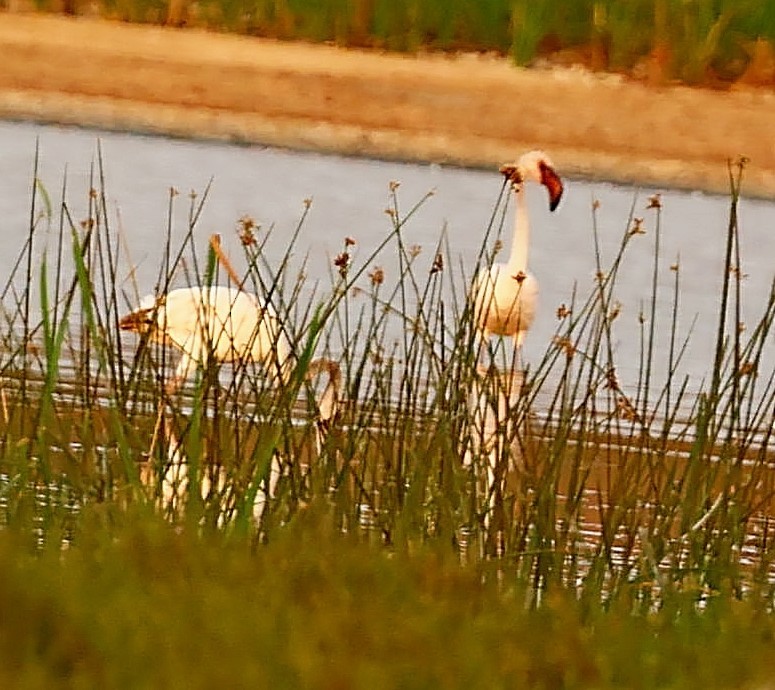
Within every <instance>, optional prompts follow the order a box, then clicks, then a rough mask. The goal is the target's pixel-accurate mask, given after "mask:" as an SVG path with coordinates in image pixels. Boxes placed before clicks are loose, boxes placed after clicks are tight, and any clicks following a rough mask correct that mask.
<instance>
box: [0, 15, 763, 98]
mask: <svg viewBox="0 0 775 690" xmlns="http://www.w3.org/2000/svg"><path fill="white" fill-rule="evenodd" d="M0 8H4V9H7V10H11V11H33V10H38V11H45V12H55V13H65V14H71V15H91V16H95V15H97V16H102V17H106V18H112V19H119V20H122V21H128V22H142V23H154V24H166V25H174V26H197V27H206V28H209V29H214V30H220V31H229V32H238V33H244V34H250V35H256V36H267V37H274V38H279V39H288V40H305V41H313V42H334V43H336V44H339V45H343V46H353V47H369V48H377V49H385V50H392V51H409V52H415V51H474V52H492V53H495V54H498V55H509V56H511V57H512V58H513V59H514V61H515V62H516V63H517V64H520V65H532V64H541V63H550V64H561V65H571V64H580V65H583V66H585V67H588V68H590V69H592V70H595V71H598V70H603V71H616V72H623V73H626V74H627V75H629V76H632V77H634V78H637V79H642V80H647V81H648V82H650V83H655V84H659V83H662V82H665V81H672V80H679V81H681V82H683V83H687V84H702V85H707V86H711V87H717V88H724V87H726V86H728V85H730V84H733V83H745V84H752V85H769V84H773V81H774V79H775V51H773V42H774V41H775V3H772V2H761V1H760V0H628V1H626V2H623V1H621V0H565V1H564V2H557V1H556V0H3V1H2V2H0Z"/></svg>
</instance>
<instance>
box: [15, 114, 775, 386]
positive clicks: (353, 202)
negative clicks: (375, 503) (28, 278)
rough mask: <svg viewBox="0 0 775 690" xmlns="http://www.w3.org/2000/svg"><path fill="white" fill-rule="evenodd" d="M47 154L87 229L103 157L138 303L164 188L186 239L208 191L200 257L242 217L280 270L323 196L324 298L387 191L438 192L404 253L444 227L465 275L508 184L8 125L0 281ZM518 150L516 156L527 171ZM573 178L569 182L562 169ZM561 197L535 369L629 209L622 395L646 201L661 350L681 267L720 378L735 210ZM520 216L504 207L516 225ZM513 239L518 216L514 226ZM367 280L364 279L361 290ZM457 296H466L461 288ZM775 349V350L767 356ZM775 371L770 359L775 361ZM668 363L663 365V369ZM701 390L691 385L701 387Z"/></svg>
mask: <svg viewBox="0 0 775 690" xmlns="http://www.w3.org/2000/svg"><path fill="white" fill-rule="evenodd" d="M36 140H39V142H40V151H41V154H40V170H39V177H40V179H41V180H42V182H43V184H44V185H45V187H46V189H47V190H48V191H49V193H50V195H51V197H52V199H53V201H54V203H55V204H56V203H57V202H58V200H59V199H60V198H61V188H62V184H63V179H64V175H65V171H66V172H67V186H68V193H67V196H68V203H69V205H70V207H71V210H72V212H73V214H74V216H75V218H76V220H78V219H82V218H85V217H86V215H87V207H88V200H87V191H88V188H89V176H90V170H91V169H92V166H93V165H94V164H95V161H96V157H97V155H96V152H97V142H98V140H99V141H100V142H101V145H102V152H103V157H104V161H105V169H106V176H107V179H106V190H107V196H108V199H109V204H110V208H109V212H110V214H111V217H110V218H109V221H110V222H111V224H112V227H113V229H114V230H115V231H119V230H120V231H122V232H123V235H124V236H125V238H126V246H127V248H128V252H129V254H128V259H127V261H126V264H125V271H124V274H123V275H122V276H120V277H121V279H122V280H123V281H124V287H125V288H126V290H127V291H128V292H129V293H133V292H134V288H133V287H132V283H131V280H130V278H129V276H130V271H129V267H130V265H134V266H135V267H136V269H137V270H136V273H135V280H136V281H137V289H138V291H139V292H140V293H141V294H145V293H148V292H152V291H153V286H154V282H155V279H156V275H157V272H158V268H159V263H160V260H161V256H162V249H163V244H162V243H163V240H164V237H165V234H166V228H167V211H168V200H169V189H170V188H171V187H174V188H175V189H177V190H179V191H180V192H181V194H180V196H179V197H177V199H176V205H175V213H174V227H175V233H176V234H177V236H178V237H182V236H183V234H184V232H185V228H186V223H187V217H188V212H189V198H188V192H190V191H192V190H193V191H196V192H199V193H201V192H202V191H204V189H205V188H206V186H207V184H208V182H209V181H210V180H211V179H212V188H211V191H210V196H209V199H208V200H207V203H206V205H205V207H204V212H203V214H202V217H201V220H200V222H199V225H198V228H197V233H196V241H197V245H198V246H199V247H201V249H202V251H201V254H202V256H204V250H205V247H206V243H207V239H208V237H209V236H210V234H212V233H214V232H219V233H221V234H222V236H223V238H224V244H225V247H226V250H227V251H228V252H230V253H231V254H232V255H234V256H238V255H239V253H240V249H239V247H238V242H237V236H236V227H237V221H238V219H239V218H240V217H241V216H243V215H249V216H251V217H253V218H254V219H255V220H256V221H257V222H259V223H261V224H262V226H263V227H264V228H269V227H271V228H272V230H271V232H272V235H271V239H270V242H269V250H268V251H269V255H270V257H271V256H276V257H277V258H278V259H279V257H281V256H282V254H283V251H284V249H285V247H286V246H287V241H288V238H289V237H290V235H291V233H292V232H293V230H294V228H295V227H296V225H297V223H298V221H299V218H300V217H301V215H302V211H303V207H304V199H307V198H312V199H313V204H312V208H311V213H310V215H309V218H308V220H307V221H306V223H305V225H304V227H303V229H302V233H301V235H300V238H299V240H298V243H297V252H296V256H295V259H296V260H298V262H299V266H300V265H301V262H302V260H303V259H304V257H305V254H307V255H308V256H309V257H310V262H309V265H308V268H307V274H308V279H309V280H313V279H321V280H322V281H323V284H324V285H325V284H328V274H329V267H330V262H331V259H332V257H333V256H334V255H336V254H337V253H338V252H339V251H340V250H341V247H342V243H343V240H344V238H345V237H346V236H351V237H353V238H355V239H356V240H357V242H358V253H359V255H360V256H361V257H362V258H364V257H366V256H367V255H368V254H369V253H370V250H371V249H372V248H374V247H375V246H376V245H377V244H378V243H379V242H380V240H381V239H383V238H384V237H385V235H386V233H387V232H389V229H390V219H389V218H388V216H387V215H386V214H385V212H384V211H385V208H386V207H387V205H388V202H389V189H388V187H389V183H390V182H391V181H393V180H395V181H399V182H400V183H401V186H400V190H399V194H400V196H399V200H400V203H401V205H402V208H403V209H404V210H408V209H409V208H410V207H411V206H412V205H414V203H416V202H417V201H418V200H419V199H421V198H422V197H423V196H424V195H425V194H426V193H427V192H428V191H430V190H435V194H434V195H433V196H432V197H431V198H430V199H429V200H428V201H427V202H426V203H425V204H424V205H423V206H422V207H421V209H420V210H419V211H418V212H417V214H416V215H415V216H414V217H413V219H412V220H411V221H410V223H409V224H408V225H407V227H406V233H405V238H406V241H407V243H416V244H418V245H420V246H421V247H422V248H423V254H422V255H421V259H420V260H426V261H427V262H428V263H430V261H431V260H432V256H433V252H434V250H435V247H436V244H437V242H438V240H439V237H440V235H441V233H442V231H443V229H445V228H446V232H447V234H448V238H449V244H450V246H451V248H452V253H453V256H454V255H457V256H459V257H460V258H461V260H462V263H463V265H465V266H466V267H467V271H468V272H469V273H470V271H471V270H472V268H473V266H474V264H475V262H476V258H477V255H478V252H479V249H480V247H481V242H482V238H483V237H484V234H485V232H486V228H487V225H488V222H489V219H490V216H491V213H492V210H493V208H494V205H495V203H496V201H497V198H498V195H499V192H500V189H501V178H500V176H499V175H498V173H497V172H496V171H494V170H493V171H472V170H461V169H456V168H446V167H442V166H438V165H417V164H401V163H390V162H381V161H371V160H360V159H353V158H344V157H337V156H323V155H316V154H309V153H293V152H289V151H282V150H276V149H267V148H261V147H244V146H232V145H227V144H222V143H204V142H192V141H175V140H168V139H163V138H152V137H144V136H136V135H130V134H115V133H105V132H94V131H88V130H80V129H72V128H60V127H54V126H39V125H32V124H18V123H0V151H2V155H1V156H0V179H1V180H2V184H0V222H1V223H2V232H0V268H2V269H4V271H5V272H6V273H7V272H8V271H9V270H10V268H11V263H12V261H13V260H14V259H15V257H16V255H17V254H18V252H19V249H20V248H21V246H22V243H23V241H24V239H25V237H26V233H27V227H28V222H29V199H30V180H31V177H32V168H33V159H34V151H35V144H36ZM520 153H521V151H514V156H515V157H517V156H518V155H519V154H520ZM548 153H549V154H550V155H551V151H549V152H548ZM560 172H562V171H560ZM566 190H567V191H566V196H565V198H564V199H563V202H562V204H561V205H560V208H559V209H558V211H557V212H556V213H554V214H550V213H549V212H548V209H547V204H546V197H545V194H544V193H543V190H538V189H533V190H531V191H532V193H531V194H529V195H528V203H529V206H530V213H531V222H532V226H533V235H532V249H531V252H532V253H531V257H530V264H531V269H532V271H533V273H535V275H536V276H537V277H538V279H539V281H540V283H541V307H542V308H541V311H540V314H539V317H538V319H537V322H536V324H535V326H534V328H533V330H532V332H531V333H530V335H529V337H528V340H527V343H526V348H525V349H526V351H525V356H526V359H527V360H528V361H531V360H535V359H537V358H539V357H540V356H541V354H542V353H543V352H544V351H545V349H546V347H547V344H548V343H549V342H550V340H551V338H552V335H553V333H554V329H555V327H556V325H557V321H556V316H555V312H556V308H557V307H558V306H559V305H560V304H562V303H568V302H569V301H570V297H571V293H572V290H573V287H574V284H578V286H579V290H580V293H581V294H582V295H586V294H588V292H589V290H590V289H591V286H592V285H593V280H594V273H595V258H594V247H593V239H592V237H593V235H592V227H593V223H592V210H591V209H592V202H593V200H598V201H599V202H600V209H599V211H598V223H597V224H598V231H599V236H600V239H601V245H602V251H603V254H604V265H605V264H607V263H609V262H610V260H611V259H612V258H613V257H614V255H615V253H616V251H617V249H618V247H619V244H620V241H621V238H622V235H623V233H624V232H625V230H626V227H627V219H628V216H629V214H630V210H631V208H634V215H635V216H636V217H644V218H645V222H644V228H645V229H646V231H647V232H646V234H645V235H639V236H637V237H636V238H634V242H633V246H632V247H631V249H630V250H629V251H628V254H627V256H626V259H625V262H624V264H623V266H622V270H621V276H620V279H619V283H618V285H619V288H618V293H617V299H618V301H619V302H620V303H621V305H622V311H621V316H620V317H619V319H620V320H619V322H618V329H619V330H618V332H617V343H616V347H617V360H618V363H619V373H620V377H621V378H622V380H623V382H624V383H625V385H627V384H628V383H629V384H632V383H633V382H634V381H635V380H636V375H637V370H638V353H639V347H640V341H639V329H640V326H639V321H638V314H639V312H640V311H641V309H643V310H644V311H647V310H648V308H649V300H650V295H651V274H652V268H653V258H652V257H653V251H654V237H655V233H654V219H655V216H654V213H653V211H647V209H646V206H647V201H648V197H649V196H650V195H651V194H653V193H655V192H659V193H661V194H662V201H663V215H662V228H663V235H662V252H661V256H662V268H661V271H660V275H659V280H660V283H661V288H660V289H661V292H660V305H659V309H660V316H659V322H658V323H659V343H658V344H659V346H660V347H666V346H667V343H668V337H669V329H670V310H671V305H672V299H673V297H672V286H673V281H674V279H675V273H674V272H673V271H671V270H670V264H673V263H675V262H677V261H678V262H680V275H681V283H682V286H681V291H680V315H681V316H680V320H679V332H680V334H681V335H685V334H686V333H688V332H689V329H690V326H691V324H692V322H693V321H694V320H695V318H696V324H695V326H694V335H693V337H692V340H691V346H690V348H689V351H688V354H687V357H686V360H685V362H684V369H683V371H684V372H685V373H688V374H690V375H691V376H693V377H695V379H696V380H697V381H699V379H700V378H701V377H703V376H706V375H707V373H708V370H709V366H710V362H711V357H712V346H713V340H714V337H715V328H716V321H717V310H718V303H717V302H718V296H719V294H720V285H721V279H722V266H723V252H724V246H725V233H726V227H727V220H728V211H729V201H728V199H726V198H724V197H715V196H708V195H705V194H700V193H684V192H674V191H667V190H660V189H654V188H647V189H641V190H636V189H634V188H631V187H622V186H614V185H610V184H604V183H592V182H586V181H583V180H568V181H567V186H566ZM511 210H512V209H509V212H511ZM740 221H741V230H742V234H741V237H742V240H741V244H742V254H743V270H744V272H745V273H746V274H747V276H748V277H747V278H746V280H745V283H744V298H745V302H746V308H745V319H746V320H749V319H750V320H751V321H753V320H754V319H756V318H757V317H758V316H759V315H760V314H761V312H762V309H763V307H764V304H765V303H766V299H767V296H768V294H769V289H770V284H771V281H772V279H773V274H774V273H775V262H773V258H772V257H773V248H775V205H773V204H771V203H767V202H762V201H751V200H744V202H743V203H742V206H741V209H740ZM507 222H508V226H507V227H509V228H510V227H511V222H512V220H511V215H509V218H508V221H507ZM377 263H378V264H380V265H382V266H384V267H385V270H386V271H387V272H390V270H391V269H395V266H396V260H395V249H394V248H392V247H389V248H388V249H387V250H385V252H384V253H383V255H382V256H380V257H379V259H378V261H377ZM461 280H462V279H461ZM365 282H366V279H365V278H364V284H365ZM461 285H462V282H461ZM768 349H769V350H771V348H768ZM768 356H769V364H768V366H771V364H772V360H773V357H772V352H769V354H768ZM661 359H666V357H664V358H661ZM696 387H697V386H693V388H696Z"/></svg>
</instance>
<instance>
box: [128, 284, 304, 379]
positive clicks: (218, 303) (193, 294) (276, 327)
mask: <svg viewBox="0 0 775 690" xmlns="http://www.w3.org/2000/svg"><path fill="white" fill-rule="evenodd" d="M119 325H120V327H121V328H122V329H123V330H127V331H134V332H138V333H147V334H148V335H149V337H150V338H152V339H153V340H156V341H158V342H164V343H168V344H171V345H173V346H174V347H176V348H177V349H179V350H180V351H181V353H182V355H181V358H180V362H179V363H178V366H177V368H176V370H175V374H174V378H173V380H172V381H171V382H170V388H171V389H174V388H176V387H178V386H179V385H180V384H181V383H182V382H183V381H185V379H186V378H187V377H188V376H189V375H190V373H191V371H192V369H193V368H195V367H197V366H206V364H207V362H208V359H209V358H210V357H212V358H213V359H214V360H215V361H217V362H233V363H235V362H243V363H244V362H256V363H258V364H261V365H263V366H264V367H265V368H266V370H267V371H268V372H269V373H270V374H272V375H276V376H277V377H278V378H280V379H282V380H287V378H288V376H289V374H290V371H291V369H292V361H291V346H290V342H289V341H288V337H287V335H286V334H285V333H284V331H283V329H282V325H281V323H280V321H279V319H278V318H277V315H276V313H275V311H274V309H273V308H272V306H271V305H269V304H264V303H262V302H260V301H259V300H258V298H257V297H256V296H255V295H252V294H250V293H247V292H243V291H241V290H238V289H236V288H230V287H226V286H223V285H216V286H213V287H209V288H203V287H187V288H179V289H176V290H172V291H170V292H169V293H167V294H166V295H161V296H159V297H155V296H153V295H149V296H147V297H144V298H143V299H142V300H141V302H140V307H139V308H138V309H137V310H135V311H133V312H131V313H130V314H127V315H126V316H125V317H124V318H122V319H121V321H120V324H119Z"/></svg>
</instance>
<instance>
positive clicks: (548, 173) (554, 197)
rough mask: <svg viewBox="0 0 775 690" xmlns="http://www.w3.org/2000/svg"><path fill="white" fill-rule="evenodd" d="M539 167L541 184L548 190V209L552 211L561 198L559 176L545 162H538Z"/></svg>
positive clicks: (561, 187)
mask: <svg viewBox="0 0 775 690" xmlns="http://www.w3.org/2000/svg"><path fill="white" fill-rule="evenodd" d="M539 167H540V169H541V184H542V185H543V186H544V187H546V190H547V191H548V192H549V210H550V211H554V210H555V209H556V208H557V206H559V204H560V199H561V198H562V191H563V186H562V180H561V179H560V176H559V175H558V174H557V173H556V172H554V169H553V168H551V167H549V166H548V165H547V164H546V163H544V162H543V161H541V162H540V163H539Z"/></svg>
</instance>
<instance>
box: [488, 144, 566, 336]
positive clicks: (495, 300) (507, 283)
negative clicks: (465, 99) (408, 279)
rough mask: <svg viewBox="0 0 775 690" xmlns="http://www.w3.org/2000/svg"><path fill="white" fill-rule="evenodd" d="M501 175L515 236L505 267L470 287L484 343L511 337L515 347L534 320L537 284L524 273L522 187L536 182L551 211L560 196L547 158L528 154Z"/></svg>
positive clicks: (526, 233) (526, 241) (526, 242)
mask: <svg viewBox="0 0 775 690" xmlns="http://www.w3.org/2000/svg"><path fill="white" fill-rule="evenodd" d="M500 172H501V173H502V174H503V175H505V176H506V178H507V179H508V181H509V182H510V183H511V186H512V189H513V191H514V194H515V196H516V212H515V219H514V234H513V237H512V243H511V251H510V253H509V259H508V262H507V263H505V264H503V263H497V264H493V265H492V266H491V267H490V268H486V269H483V270H482V271H481V272H480V273H479V275H478V276H477V278H476V281H475V283H474V291H473V294H474V298H475V302H474V319H475V324H476V328H477V330H478V332H479V334H480V335H481V337H482V338H483V339H487V338H489V337H490V336H491V335H500V336H513V337H514V341H515V346H516V347H520V346H521V345H522V342H523V340H524V338H525V334H526V333H527V331H528V330H529V329H530V327H531V325H532V324H533V320H534V319H535V314H536V308H537V304H538V281H537V280H536V279H535V277H534V276H533V275H531V274H530V272H529V271H528V249H529V246H530V221H529V218H528V212H527V205H526V203H525V184H526V183H527V182H537V183H540V184H542V185H544V186H545V187H546V189H547V191H548V192H549V209H550V210H551V211H554V210H555V209H556V208H557V205H558V204H559V203H560V198H561V197H562V191H563V186H562V181H561V180H560V178H559V176H558V175H557V173H556V172H555V171H554V166H553V165H552V162H551V161H550V160H549V158H548V156H547V155H546V154H545V153H543V152H541V151H530V152H528V153H526V154H524V155H522V156H521V157H520V158H519V160H518V161H517V162H516V163H513V164H507V165H503V166H501V168H500Z"/></svg>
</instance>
